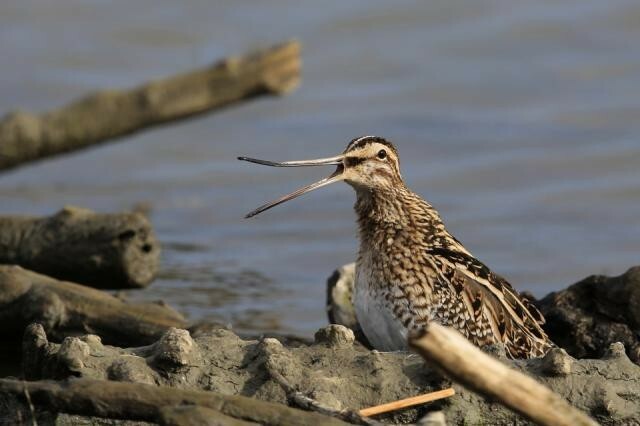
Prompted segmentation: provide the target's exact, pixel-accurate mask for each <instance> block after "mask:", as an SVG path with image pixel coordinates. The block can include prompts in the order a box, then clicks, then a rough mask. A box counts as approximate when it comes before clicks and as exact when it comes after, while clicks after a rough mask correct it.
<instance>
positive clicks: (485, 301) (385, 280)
mask: <svg viewBox="0 0 640 426" xmlns="http://www.w3.org/2000/svg"><path fill="white" fill-rule="evenodd" d="M239 159H241V160H245V161H250V162H254V163H258V164H264V165H268V166H276V167H298V166H320V165H336V166H337V169H336V171H335V172H334V173H332V174H331V175H330V176H328V177H326V178H324V179H322V180H320V181H318V182H316V183H313V184H311V185H308V186H305V187H303V188H300V189H298V190H297V191H295V192H292V193H291V194H288V195H285V196H283V197H281V198H279V199H277V200H275V201H272V202H270V203H268V204H265V205H263V206H261V207H259V208H257V209H256V210H254V211H252V212H251V213H249V214H248V215H247V217H251V216H255V215H257V214H258V213H261V212H263V211H265V210H267V209H269V208H271V207H274V206H276V205H278V204H280V203H284V202H285V201H288V200H291V199H293V198H295V197H298V196H300V195H302V194H304V193H307V192H309V191H312V190H314V189H317V188H320V187H322V186H325V185H329V184H331V183H334V182H338V181H341V180H343V181H345V182H346V183H348V184H349V185H351V186H352V187H353V188H354V189H355V191H356V195H357V201H356V204H355V210H356V213H357V216H358V224H359V231H360V232H359V233H360V251H359V253H358V260H357V263H356V282H355V291H354V300H353V302H354V305H355V309H356V316H357V318H358V321H359V322H360V326H361V327H362V330H363V332H364V334H365V335H366V337H367V339H368V340H369V342H370V343H371V344H372V345H373V347H374V348H376V349H379V350H384V351H393V350H404V349H406V348H407V334H408V332H409V331H410V330H411V331H412V330H416V329H420V328H421V327H423V326H425V325H426V324H427V323H428V322H429V321H436V322H438V323H440V324H443V325H448V326H451V327H453V328H455V329H457V330H458V331H459V332H461V333H462V334H463V335H464V336H466V337H467V339H469V340H470V341H472V342H473V343H474V344H476V345H477V346H484V345H488V344H492V343H496V342H501V343H503V344H504V345H505V348H506V351H507V354H508V355H509V356H511V357H513V358H529V357H536V356H541V355H543V354H544V353H545V352H546V351H547V350H548V349H549V348H550V347H551V346H552V343H551V342H550V340H549V338H548V337H547V335H546V334H545V332H544V331H543V330H542V328H541V325H542V324H544V318H543V317H542V314H541V313H540V312H539V311H538V310H537V309H536V308H535V307H534V306H533V305H532V304H531V303H529V301H528V300H527V299H525V298H522V297H521V296H520V295H519V294H518V293H517V292H516V291H515V290H514V289H513V287H511V285H510V284H509V283H508V282H507V281H506V280H505V279H503V278H502V277H500V276H499V275H496V274H494V273H493V272H491V271H490V270H489V268H488V267H487V266H485V265H484V264H483V263H482V262H480V261H479V260H477V259H476V258H475V257H473V255H472V254H471V253H470V252H469V251H468V250H467V249H466V248H464V246H463V245H462V244H461V243H460V242H459V241H458V240H457V239H456V238H454V237H453V236H452V235H451V234H450V233H449V232H448V231H447V229H446V228H445V226H444V224H443V222H442V220H441V219H440V215H439V214H438V212H437V211H436V210H435V209H434V208H433V207H432V206H431V205H430V204H429V203H427V202H426V201H424V200H423V199H422V198H420V196H418V195H417V194H415V193H414V192H412V191H411V190H409V189H408V188H407V186H406V185H405V183H404V181H403V180H402V176H401V175H400V167H399V159H398V151H397V150H396V148H395V147H394V146H393V144H391V143H390V142H389V141H387V140H385V139H383V138H380V137H376V136H363V137H360V138H356V139H354V140H352V141H351V142H350V143H349V145H348V146H347V149H345V151H344V152H343V153H342V154H340V155H337V156H335V157H330V158H322V159H317V160H305V161H286V162H272V161H265V160H257V159H253V158H246V157H240V158H239Z"/></svg>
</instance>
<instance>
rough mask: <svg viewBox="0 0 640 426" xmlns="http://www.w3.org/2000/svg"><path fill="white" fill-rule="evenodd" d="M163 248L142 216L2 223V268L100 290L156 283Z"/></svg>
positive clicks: (69, 211) (80, 214)
mask: <svg viewBox="0 0 640 426" xmlns="http://www.w3.org/2000/svg"><path fill="white" fill-rule="evenodd" d="M159 259H160V243H159V242H158V241H157V240H156V237H155V234H154V232H153V229H152V227H151V224H150V223H149V221H148V220H147V218H146V217H145V216H144V215H142V214H140V213H116V214H98V213H94V212H93V211H91V210H86V209H80V208H77V207H65V208H64V209H62V210H61V211H60V212H58V213H56V214H55V215H53V216H51V217H43V218H32V217H24V216H5V217H0V264H15V265H20V266H22V267H23V268H26V269H30V270H32V271H35V272H39V273H42V274H46V275H49V276H51V277H54V278H57V279H61V280H67V281H73V282H77V283H81V284H84V285H88V286H90V287H97V288H110V289H120V288H140V287H145V286H147V285H148V284H149V283H151V281H153V279H154V278H155V276H156V274H157V272H158V264H159Z"/></svg>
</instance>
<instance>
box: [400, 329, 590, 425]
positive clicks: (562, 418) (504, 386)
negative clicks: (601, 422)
mask: <svg viewBox="0 0 640 426" xmlns="http://www.w3.org/2000/svg"><path fill="white" fill-rule="evenodd" d="M409 343H410V345H411V347H412V348H414V349H415V350H417V351H418V353H419V354H420V355H422V357H423V358H425V359H426V360H427V361H428V362H430V363H431V364H433V365H434V366H436V367H437V368H438V369H440V370H442V371H443V372H444V373H445V374H447V375H448V376H449V377H451V378H452V379H453V380H455V381H456V382H458V383H461V384H462V385H464V386H466V387H469V388H470V389H473V390H475V391H476V392H478V393H480V394H482V395H485V396H488V397H490V398H492V399H495V400H497V401H499V402H500V403H502V404H504V405H505V406H507V407H509V408H511V409H512V410H514V411H516V412H518V413H520V414H522V415H523V416H525V417H527V418H528V419H530V420H532V421H534V422H536V423H537V424H540V425H547V426H580V425H584V426H594V425H597V423H596V422H594V421H593V420H592V419H591V418H589V417H588V416H587V415H586V414H584V413H582V412H581V411H579V410H577V409H576V408H574V407H572V406H571V405H569V404H568V403H567V401H566V400H564V399H563V398H562V397H561V396H560V395H558V394H556V393H555V392H553V391H552V390H550V389H549V388H547V387H546V386H544V385H542V384H541V383H539V382H537V381H536V380H534V379H533V378H531V377H529V376H527V375H525V374H522V373H520V372H518V371H516V370H514V369H512V368H509V367H507V366H506V365H505V364H503V363H501V362H500V361H498V360H496V359H495V358H493V357H491V356H490V355H488V354H486V353H484V352H482V351H481V350H480V349H478V348H477V347H476V346H474V345H473V344H471V343H470V342H469V341H468V340H467V339H465V338H464V337H463V336H462V335H461V334H460V333H458V332H457V331H455V330H453V329H451V328H448V327H444V326H441V325H439V324H435V323H432V324H430V325H428V326H427V328H426V329H425V330H424V332H422V333H420V334H418V335H415V336H413V337H412V338H411V339H410V342H409ZM479 366H481V368H479Z"/></svg>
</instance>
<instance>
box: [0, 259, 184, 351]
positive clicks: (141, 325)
mask: <svg viewBox="0 0 640 426" xmlns="http://www.w3.org/2000/svg"><path fill="white" fill-rule="evenodd" d="M33 322H38V323H40V324H42V325H43V326H44V328H45V330H46V331H47V333H49V334H50V335H51V336H53V337H54V338H55V339H62V338H64V337H65V336H68V335H74V334H85V333H94V334H98V335H99V336H101V337H102V339H103V340H105V341H106V342H110V343H114V344H120V345H125V346H132V345H140V344H147V343H152V342H154V341H156V340H157V339H158V338H159V337H160V336H161V335H162V334H163V333H164V332H165V331H166V330H167V329H169V328H170V327H184V326H185V324H186V321H185V320H184V318H183V317H182V316H181V315H180V314H178V313H177V312H176V311H174V310H173V309H171V308H169V307H167V306H162V305H159V304H154V303H126V302H124V301H122V300H120V299H118V298H116V297H114V296H111V295H109V294H107V293H105V292H103V291H100V290H96V289H93V288H89V287H85V286H82V285H79V284H74V283H71V282H66V281H58V280H55V279H53V278H50V277H47V276H45V275H41V274H38V273H35V272H32V271H28V270H26V269H23V268H21V267H19V266H6V265H0V335H1V337H2V338H14V339H16V338H17V337H18V336H22V333H23V330H24V329H25V327H26V326H27V325H29V324H31V323H33ZM18 339H19V337H18ZM5 344H6V342H5Z"/></svg>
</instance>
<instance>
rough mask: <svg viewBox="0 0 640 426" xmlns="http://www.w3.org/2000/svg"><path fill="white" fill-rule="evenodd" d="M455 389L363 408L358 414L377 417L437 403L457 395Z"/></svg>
mask: <svg viewBox="0 0 640 426" xmlns="http://www.w3.org/2000/svg"><path fill="white" fill-rule="evenodd" d="M455 393H456V391H454V390H453V388H447V389H443V390H439V391H436V392H429V393H425V394H424V395H418V396H413V397H411V398H405V399H401V400H399V401H393V402H389V403H387V404H381V405H376V406H375V407H369V408H363V409H362V410H360V411H358V414H360V415H361V416H364V417H370V416H377V415H378V414H383V413H390V412H392V411H397V410H401V409H403V408H408V407H413V406H415V405H420V404H426V403H427V402H432V401H437V400H439V399H443V398H448V397H450V396H453V395H455Z"/></svg>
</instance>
